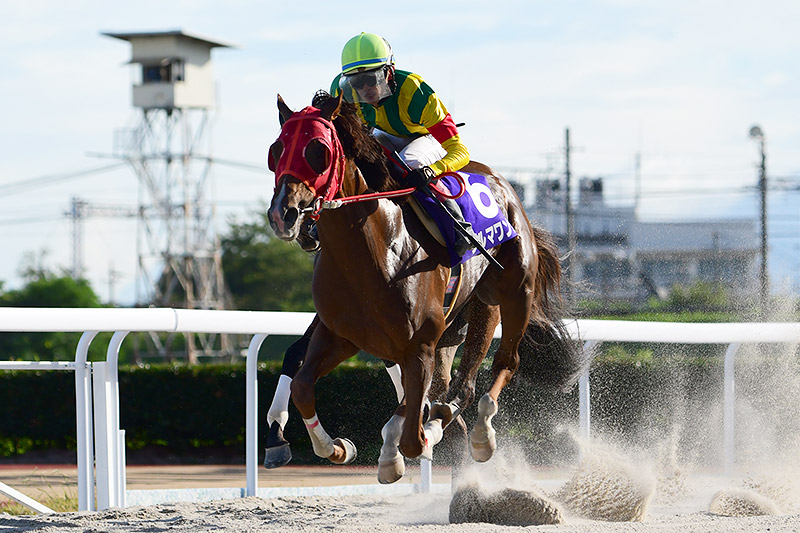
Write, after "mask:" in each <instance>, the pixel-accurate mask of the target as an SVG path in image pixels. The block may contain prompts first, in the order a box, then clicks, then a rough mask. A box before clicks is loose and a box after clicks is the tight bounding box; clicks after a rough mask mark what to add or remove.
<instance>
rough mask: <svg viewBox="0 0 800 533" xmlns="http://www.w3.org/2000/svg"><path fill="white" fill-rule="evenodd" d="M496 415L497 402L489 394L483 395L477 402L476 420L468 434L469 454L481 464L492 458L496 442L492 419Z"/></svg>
mask: <svg viewBox="0 0 800 533" xmlns="http://www.w3.org/2000/svg"><path fill="white" fill-rule="evenodd" d="M496 414H497V402H495V401H494V400H492V397H491V396H489V394H488V393H487V394H484V395H483V396H481V399H480V400H479V401H478V419H477V420H476V421H475V426H474V427H473V428H472V431H471V432H470V434H469V443H470V453H471V454H472V458H473V459H475V460H476V461H479V462H481V463H483V462H486V461H488V460H489V459H491V458H492V455H493V454H494V451H495V449H496V448H497V441H496V439H495V431H494V428H493V427H492V418H494V415H496Z"/></svg>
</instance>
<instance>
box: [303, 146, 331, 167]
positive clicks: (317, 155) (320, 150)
mask: <svg viewBox="0 0 800 533" xmlns="http://www.w3.org/2000/svg"><path fill="white" fill-rule="evenodd" d="M303 157H305V159H306V163H308V166H309V167H311V170H313V171H314V172H315V173H316V174H317V175H318V176H319V175H320V174H322V173H323V172H325V170H326V169H327V168H328V167H329V166H330V164H331V152H330V150H328V147H327V146H325V145H324V144H323V143H322V142H320V141H319V140H318V139H312V140H311V142H309V143H308V146H306V149H305V151H304V152H303Z"/></svg>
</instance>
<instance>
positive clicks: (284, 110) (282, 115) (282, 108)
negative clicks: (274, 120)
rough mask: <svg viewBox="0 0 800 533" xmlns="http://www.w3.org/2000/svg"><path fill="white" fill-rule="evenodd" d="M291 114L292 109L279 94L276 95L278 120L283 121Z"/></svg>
mask: <svg viewBox="0 0 800 533" xmlns="http://www.w3.org/2000/svg"><path fill="white" fill-rule="evenodd" d="M291 116H292V110H291V109H289V106H288V105H286V102H284V101H283V98H282V97H281V95H280V94H279V95H278V122H280V123H281V126H283V123H284V122H286V121H287V120H289V117H291Z"/></svg>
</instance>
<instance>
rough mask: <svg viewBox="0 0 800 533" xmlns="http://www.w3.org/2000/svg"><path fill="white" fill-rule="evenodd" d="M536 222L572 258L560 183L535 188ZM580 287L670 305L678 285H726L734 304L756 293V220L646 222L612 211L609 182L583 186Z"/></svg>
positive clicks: (578, 231) (578, 215) (594, 295)
mask: <svg viewBox="0 0 800 533" xmlns="http://www.w3.org/2000/svg"><path fill="white" fill-rule="evenodd" d="M535 190H536V199H535V202H533V203H532V204H527V207H526V209H527V210H528V216H529V217H530V219H531V220H533V221H535V222H536V223H538V224H539V225H541V226H543V227H545V228H546V229H548V230H549V231H550V232H551V233H553V234H554V236H555V237H556V239H557V240H558V242H559V249H560V250H561V251H562V253H566V251H567V249H568V246H567V242H568V239H567V223H566V215H565V212H566V208H565V203H564V200H565V194H564V189H563V186H562V183H561V181H560V180H554V179H542V180H538V181H537V182H536V187H535ZM573 213H574V228H575V236H576V251H575V256H574V263H573V264H574V272H573V273H572V274H573V281H576V282H578V283H579V287H580V293H579V295H578V297H579V298H591V299H598V298H599V299H603V300H614V301H628V302H642V301H644V300H646V299H647V298H649V297H651V296H657V297H660V298H664V297H665V296H666V295H667V294H668V292H669V290H670V289H671V288H672V287H673V286H674V285H676V284H678V285H684V286H686V285H691V284H692V283H694V282H696V281H698V280H702V281H706V282H710V283H719V284H722V285H723V286H724V287H725V288H726V289H727V292H728V295H729V296H730V297H731V298H733V299H734V300H743V299H746V298H748V297H752V295H753V294H755V293H757V289H758V287H757V280H758V272H757V268H758V257H759V250H760V248H759V243H758V233H757V229H758V228H757V227H756V221H755V220H747V219H737V220H704V221H702V222H677V221H676V222H667V223H661V222H643V221H640V220H638V219H637V216H636V211H635V209H634V208H633V207H614V206H609V205H607V204H606V203H605V199H604V197H603V180H602V178H583V179H581V180H580V183H579V189H578V201H577V204H576V205H574V206H573Z"/></svg>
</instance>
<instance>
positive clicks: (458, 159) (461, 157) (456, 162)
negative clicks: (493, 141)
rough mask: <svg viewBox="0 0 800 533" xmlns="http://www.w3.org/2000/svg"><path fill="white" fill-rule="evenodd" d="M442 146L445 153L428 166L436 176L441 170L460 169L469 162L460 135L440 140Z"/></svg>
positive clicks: (452, 170)
mask: <svg viewBox="0 0 800 533" xmlns="http://www.w3.org/2000/svg"><path fill="white" fill-rule="evenodd" d="M442 148H444V149H445V150H446V151H447V155H445V156H444V157H443V158H441V159H440V160H439V161H437V162H435V163H434V164H432V165H431V166H430V167H431V170H433V171H434V172H435V173H436V175H437V176H438V175H439V174H441V173H443V172H455V171H457V170H461V169H462V168H464V166H465V165H466V164H467V163H469V152H468V151H467V147H466V146H465V145H464V143H462V142H461V136H460V135H457V134H456V135H453V136H452V137H450V138H449V139H447V140H445V141H444V142H442Z"/></svg>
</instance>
